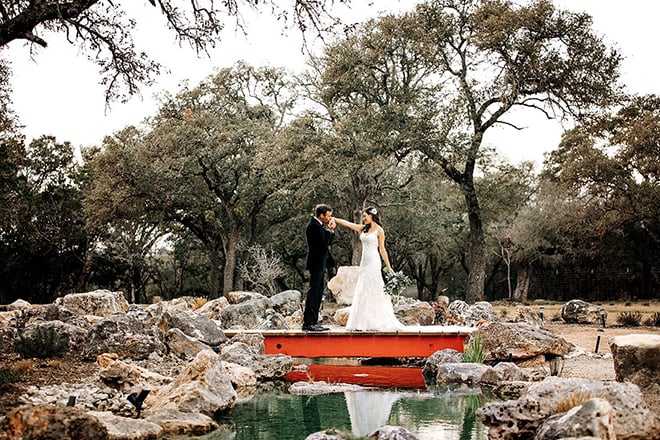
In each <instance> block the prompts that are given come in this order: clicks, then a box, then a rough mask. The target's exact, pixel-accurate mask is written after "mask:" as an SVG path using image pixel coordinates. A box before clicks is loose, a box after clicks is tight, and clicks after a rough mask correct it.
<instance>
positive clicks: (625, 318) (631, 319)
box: [616, 312, 642, 327]
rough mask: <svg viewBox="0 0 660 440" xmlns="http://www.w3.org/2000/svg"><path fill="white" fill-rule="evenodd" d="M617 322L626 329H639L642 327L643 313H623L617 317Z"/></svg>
mask: <svg viewBox="0 0 660 440" xmlns="http://www.w3.org/2000/svg"><path fill="white" fill-rule="evenodd" d="M616 322H617V323H618V324H620V325H622V326H624V327H639V326H640V325H642V313H641V312H621V313H619V315H618V316H617V317H616Z"/></svg>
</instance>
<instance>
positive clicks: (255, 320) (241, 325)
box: [220, 297, 270, 329]
mask: <svg viewBox="0 0 660 440" xmlns="http://www.w3.org/2000/svg"><path fill="white" fill-rule="evenodd" d="M269 307H270V303H269V301H268V298H266V297H263V298H259V299H254V300H246V301H241V302H239V303H237V304H230V305H229V306H227V307H225V308H224V309H223V310H222V311H221V312H220V322H221V324H222V328H223V329H250V328H255V327H257V326H258V325H259V324H261V323H262V322H263V321H264V319H266V316H267V311H268V309H269Z"/></svg>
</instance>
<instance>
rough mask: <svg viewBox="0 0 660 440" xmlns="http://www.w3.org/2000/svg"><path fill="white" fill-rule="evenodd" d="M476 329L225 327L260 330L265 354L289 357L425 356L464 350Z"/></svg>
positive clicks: (427, 327) (454, 327) (230, 332)
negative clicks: (380, 329)
mask: <svg viewBox="0 0 660 440" xmlns="http://www.w3.org/2000/svg"><path fill="white" fill-rule="evenodd" d="M473 331H476V328H471V327H456V326H426V327H419V329H417V328H416V329H414V330H404V331H396V332H372V331H347V330H345V329H343V328H339V329H331V330H330V331H327V332H305V331H302V330H225V332H224V333H225V334H226V335H227V337H232V336H234V335H235V334H237V333H260V334H262V335H263V337H264V344H265V347H266V353H267V354H285V355H289V356H292V357H306V358H323V357H394V358H396V357H428V356H430V355H432V354H433V353H435V352H436V351H438V350H443V349H446V348H452V349H454V350H456V351H459V352H463V345H464V344H465V339H466V338H467V337H468V336H469V335H470V334H471V333H472V332H473Z"/></svg>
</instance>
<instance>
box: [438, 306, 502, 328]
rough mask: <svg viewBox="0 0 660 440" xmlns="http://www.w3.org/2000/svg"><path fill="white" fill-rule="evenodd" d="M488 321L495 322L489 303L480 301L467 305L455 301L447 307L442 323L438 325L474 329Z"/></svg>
mask: <svg viewBox="0 0 660 440" xmlns="http://www.w3.org/2000/svg"><path fill="white" fill-rule="evenodd" d="M488 321H497V316H495V314H494V313H493V306H492V305H491V304H490V303H488V302H485V301H480V302H476V303H474V304H473V305H469V304H468V303H466V302H465V301H461V300H456V301H454V302H452V303H451V304H449V306H448V307H447V312H446V314H445V317H444V322H442V323H438V324H444V325H460V326H465V327H474V326H476V325H477V324H479V323H481V322H488Z"/></svg>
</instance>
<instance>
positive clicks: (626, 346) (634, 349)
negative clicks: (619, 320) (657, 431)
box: [609, 334, 660, 417]
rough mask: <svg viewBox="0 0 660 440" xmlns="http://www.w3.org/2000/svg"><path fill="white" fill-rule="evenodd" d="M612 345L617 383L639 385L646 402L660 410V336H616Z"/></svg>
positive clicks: (611, 342)
mask: <svg viewBox="0 0 660 440" xmlns="http://www.w3.org/2000/svg"><path fill="white" fill-rule="evenodd" d="M609 344H610V350H611V351H612V359H613V361H614V373H615V377H616V380H617V381H619V382H623V381H625V382H632V383H634V384H636V385H638V386H639V388H640V389H641V390H642V393H643V394H644V397H645V398H646V399H647V401H649V402H651V403H653V404H655V406H656V407H660V368H659V367H658V366H659V365H660V335H657V334H631V335H621V336H615V337H614V338H612V339H610V340H609ZM658 417H660V416H658Z"/></svg>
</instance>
